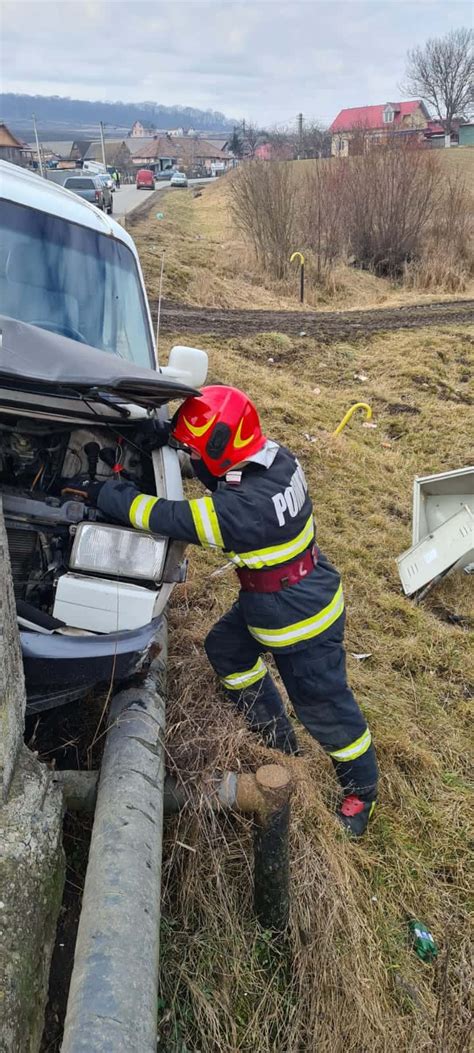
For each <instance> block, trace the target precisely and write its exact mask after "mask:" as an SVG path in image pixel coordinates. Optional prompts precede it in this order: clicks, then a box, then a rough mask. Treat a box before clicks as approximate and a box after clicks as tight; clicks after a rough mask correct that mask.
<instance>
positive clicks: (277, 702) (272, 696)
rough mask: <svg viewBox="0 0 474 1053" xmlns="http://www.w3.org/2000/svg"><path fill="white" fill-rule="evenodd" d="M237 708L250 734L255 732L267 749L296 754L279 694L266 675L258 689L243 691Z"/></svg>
mask: <svg viewBox="0 0 474 1053" xmlns="http://www.w3.org/2000/svg"><path fill="white" fill-rule="evenodd" d="M238 708H239V709H240V710H241V712H243V714H244V716H245V719H246V721H247V723H248V724H249V725H250V727H251V729H252V731H256V732H258V734H260V735H261V736H262V739H263V741H264V743H265V745H266V746H268V747H269V749H276V750H281V751H282V753H299V748H298V741H297V738H296V735H295V733H294V731H293V728H292V726H291V724H290V721H289V719H288V717H287V715H286V711H285V707H284V705H283V702H282V699H281V695H280V692H279V691H278V689H277V687H276V684H274V682H273V680H272V678H271V676H270V675H269V674H268V673H267V675H266V676H265V677H264V679H263V680H261V681H260V683H259V684H258V687H257V689H255V688H254V689H252V688H247V690H246V691H242V693H241V695H240V699H239V703H238Z"/></svg>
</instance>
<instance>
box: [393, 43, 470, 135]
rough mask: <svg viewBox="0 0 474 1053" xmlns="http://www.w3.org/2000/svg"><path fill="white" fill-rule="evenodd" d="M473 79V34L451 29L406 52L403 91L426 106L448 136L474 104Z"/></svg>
mask: <svg viewBox="0 0 474 1053" xmlns="http://www.w3.org/2000/svg"><path fill="white" fill-rule="evenodd" d="M473 76H474V62H473V50H472V33H471V31H470V30H469V29H454V30H453V31H452V32H451V33H448V34H447V36H445V37H439V38H437V39H434V40H428V41H427V43H426V44H425V46H424V47H417V48H413V50H411V51H409V52H408V56H407V68H406V81H405V83H404V85H403V91H404V93H405V94H406V95H412V96H415V97H416V98H421V99H424V100H425V102H427V103H429V105H431V106H432V107H433V109H434V110H435V113H436V115H437V117H438V118H439V120H440V121H441V124H442V125H443V127H444V129H445V132H446V135H450V134H451V131H452V128H453V118H455V117H462V116H463V115H464V114H465V113H466V112H467V111H468V110H469V108H470V107H471V106H472V103H473V101H474V85H473Z"/></svg>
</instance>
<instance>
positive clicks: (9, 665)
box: [0, 497, 26, 801]
mask: <svg viewBox="0 0 474 1053" xmlns="http://www.w3.org/2000/svg"><path fill="white" fill-rule="evenodd" d="M25 704H26V703H25V681H24V677H23V664H22V660H21V652H20V641H19V636H18V628H17V621H16V610H15V597H14V594H13V584H12V578H11V569H10V556H9V552H8V543H7V534H6V530H5V523H4V519H3V509H2V499H1V497H0V800H3V801H6V799H7V795H8V790H9V788H10V783H11V780H12V776H13V772H14V769H15V762H16V759H17V756H18V754H19V751H20V748H21V746H22V743H23V732H24V724H25Z"/></svg>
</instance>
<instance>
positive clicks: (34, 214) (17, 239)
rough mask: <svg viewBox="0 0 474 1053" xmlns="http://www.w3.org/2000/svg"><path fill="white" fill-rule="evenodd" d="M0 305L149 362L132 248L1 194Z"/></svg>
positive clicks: (20, 316) (15, 314)
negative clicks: (2, 196)
mask: <svg viewBox="0 0 474 1053" xmlns="http://www.w3.org/2000/svg"><path fill="white" fill-rule="evenodd" d="M0 313H1V314H6V315H9V316H10V317H11V318H16V319H18V320H19V321H21V322H29V323H30V324H32V325H38V326H40V327H41V328H43V329H50V330H52V331H53V332H55V333H62V334H64V335H65V336H68V337H71V338H72V339H73V340H78V341H80V342H82V343H86V344H90V345H91V346H92V347H97V348H99V349H100V350H102V351H109V352H110V353H111V354H115V355H119V357H120V358H124V359H126V360H127V361H129V362H135V363H136V364H137V365H140V366H146V367H148V368H150V367H152V368H153V367H154V364H155V362H154V354H153V346H152V340H151V333H150V327H149V324H148V318H147V314H146V309H145V302H144V296H143V290H142V286H141V282H140V278H139V274H138V269H137V265H136V261H135V259H134V256H133V253H132V252H130V249H128V248H127V246H126V245H124V244H123V243H122V242H120V241H118V240H117V239H115V238H113V237H110V235H107V234H100V233H98V232H97V231H95V230H90V229H89V228H88V227H83V226H79V225H78V224H76V223H71V222H70V221H68V220H65V219H61V218H60V217H59V216H52V215H50V214H49V213H47V212H39V211H38V210H36V209H33V208H28V207H27V206H25V205H18V204H16V203H14V202H12V201H6V200H1V201H0Z"/></svg>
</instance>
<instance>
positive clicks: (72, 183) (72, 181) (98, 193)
mask: <svg viewBox="0 0 474 1053" xmlns="http://www.w3.org/2000/svg"><path fill="white" fill-rule="evenodd" d="M63 187H64V189H65V190H72V192H73V194H77V195H78V196H79V197H82V198H83V200H84V201H89V202H90V204H91V205H96V206H97V208H101V209H102V211H103V212H109V211H110V212H111V211H112V204H111V203H112V194H111V193H110V190H109V189H108V187H105V186H104V185H103V183H102V181H101V179H100V177H99V176H96V175H81V176H70V177H69V178H68V179H65V180H64V183H63ZM109 206H110V207H109Z"/></svg>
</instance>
